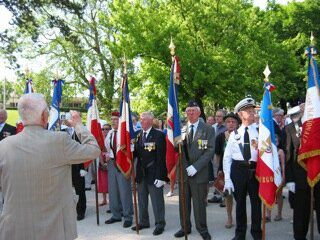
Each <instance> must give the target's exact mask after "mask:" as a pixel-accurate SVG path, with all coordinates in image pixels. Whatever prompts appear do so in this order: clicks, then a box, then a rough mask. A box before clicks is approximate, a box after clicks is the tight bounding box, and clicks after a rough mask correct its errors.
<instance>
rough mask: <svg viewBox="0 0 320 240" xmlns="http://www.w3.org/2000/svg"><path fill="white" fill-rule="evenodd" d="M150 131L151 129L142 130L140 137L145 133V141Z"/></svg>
mask: <svg viewBox="0 0 320 240" xmlns="http://www.w3.org/2000/svg"><path fill="white" fill-rule="evenodd" d="M150 131H151V128H149V129H148V130H147V131H144V130H142V136H143V134H144V133H146V139H147V138H148V135H149V133H150Z"/></svg>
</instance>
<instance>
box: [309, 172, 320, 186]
mask: <svg viewBox="0 0 320 240" xmlns="http://www.w3.org/2000/svg"><path fill="white" fill-rule="evenodd" d="M307 180H308V183H309V185H310V187H314V186H315V185H316V184H317V183H318V181H319V180H320V173H318V174H317V176H316V177H315V178H314V179H313V180H311V179H310V178H309V177H307Z"/></svg>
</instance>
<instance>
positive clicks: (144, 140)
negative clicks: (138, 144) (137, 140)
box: [142, 132, 147, 147]
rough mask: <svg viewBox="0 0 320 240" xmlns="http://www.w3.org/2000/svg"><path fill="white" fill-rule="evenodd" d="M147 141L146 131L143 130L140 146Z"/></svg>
mask: <svg viewBox="0 0 320 240" xmlns="http://www.w3.org/2000/svg"><path fill="white" fill-rule="evenodd" d="M146 141H147V132H143V136H142V147H144V144H145V143H146Z"/></svg>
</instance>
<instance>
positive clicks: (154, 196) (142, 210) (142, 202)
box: [137, 178, 166, 228]
mask: <svg viewBox="0 0 320 240" xmlns="http://www.w3.org/2000/svg"><path fill="white" fill-rule="evenodd" d="M137 190H138V205H139V224H140V225H142V226H150V220H149V213H148V202H149V197H148V196H149V194H150V198H151V204H152V209H153V214H154V219H155V226H156V227H157V228H164V227H165V225H166V221H165V206H164V198H163V187H160V188H157V187H156V186H155V185H153V184H152V185H150V184H148V182H147V180H146V179H145V178H142V179H141V182H140V183H138V184H137Z"/></svg>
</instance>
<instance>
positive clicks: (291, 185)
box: [287, 182, 296, 193]
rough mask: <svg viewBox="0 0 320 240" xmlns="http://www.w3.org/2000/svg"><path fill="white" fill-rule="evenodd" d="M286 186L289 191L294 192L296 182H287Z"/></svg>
mask: <svg viewBox="0 0 320 240" xmlns="http://www.w3.org/2000/svg"><path fill="white" fill-rule="evenodd" d="M287 188H288V189H289V191H290V192H292V193H295V192H296V184H295V183H294V182H288V183H287Z"/></svg>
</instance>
